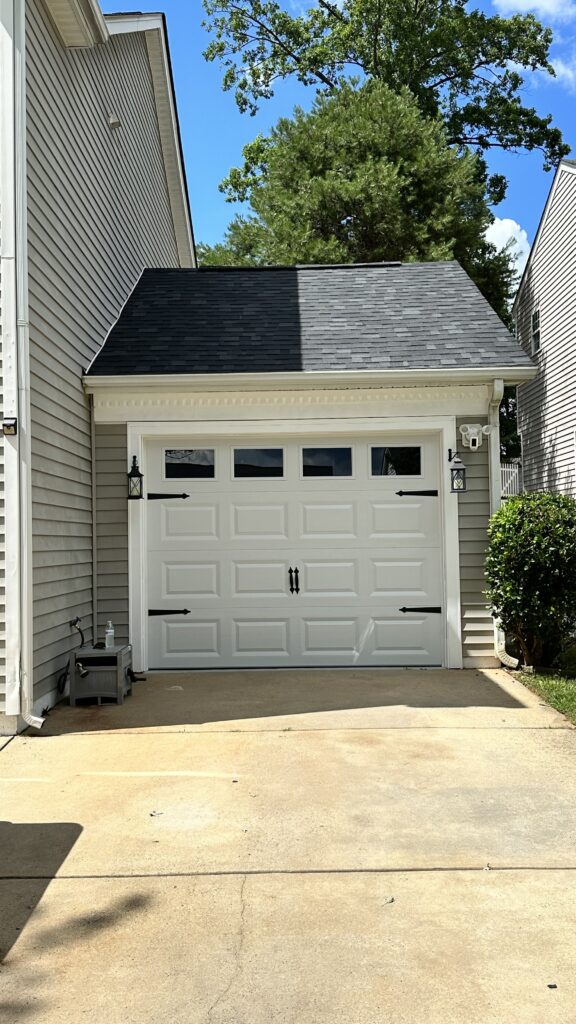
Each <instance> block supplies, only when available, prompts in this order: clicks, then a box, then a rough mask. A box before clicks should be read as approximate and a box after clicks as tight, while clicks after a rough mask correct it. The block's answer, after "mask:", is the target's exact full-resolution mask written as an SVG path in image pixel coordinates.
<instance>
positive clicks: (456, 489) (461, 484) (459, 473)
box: [448, 448, 466, 494]
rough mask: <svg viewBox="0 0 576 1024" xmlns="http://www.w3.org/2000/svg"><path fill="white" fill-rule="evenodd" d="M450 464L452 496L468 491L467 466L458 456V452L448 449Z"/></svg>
mask: <svg viewBox="0 0 576 1024" xmlns="http://www.w3.org/2000/svg"><path fill="white" fill-rule="evenodd" d="M448 462H451V463H452V465H451V466H450V490H451V491H452V494H460V493H462V492H463V491H465V490H466V466H465V465H464V463H463V462H462V459H461V458H460V456H459V455H458V452H457V451H452V449H451V448H449V449H448Z"/></svg>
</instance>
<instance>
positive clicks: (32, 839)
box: [0, 821, 82, 963]
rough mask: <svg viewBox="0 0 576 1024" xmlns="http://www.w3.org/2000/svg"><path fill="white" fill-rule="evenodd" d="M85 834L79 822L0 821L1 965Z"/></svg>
mask: <svg viewBox="0 0 576 1024" xmlns="http://www.w3.org/2000/svg"><path fill="white" fill-rule="evenodd" d="M81 833H82V826H81V825H77V824H76V823H75V822H69V821H61V822H60V821H59V822H50V823H44V822H42V823H38V824H28V823H26V824H13V823H12V822H11V821H0V850H1V851H2V860H1V866H0V963H1V962H2V961H3V960H4V959H5V957H6V956H7V954H8V953H9V951H10V950H11V948H12V946H13V945H14V943H15V942H16V941H17V939H18V938H19V937H20V935H21V933H22V931H23V929H24V927H25V925H26V922H27V921H28V918H29V917H30V916H31V915H32V914H33V912H34V910H35V909H36V907H37V905H38V903H39V902H40V900H41V899H42V896H43V895H44V893H45V891H46V889H47V888H48V885H49V884H50V882H51V881H52V879H53V878H54V877H55V875H56V874H57V873H58V871H59V870H60V868H61V867H62V864H63V863H64V861H65V860H66V858H67V857H68V854H69V853H70V851H71V849H72V847H73V846H74V844H75V843H76V841H77V840H78V838H79V836H80V835H81Z"/></svg>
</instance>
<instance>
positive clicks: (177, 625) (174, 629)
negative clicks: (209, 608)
mask: <svg viewBox="0 0 576 1024" xmlns="http://www.w3.org/2000/svg"><path fill="white" fill-rule="evenodd" d="M161 629H162V632H163V641H164V642H163V646H164V651H165V653H166V656H167V657H168V658H174V659H176V660H177V662H178V664H177V665H176V666H175V667H180V665H181V664H182V661H183V660H184V661H186V660H187V659H190V658H197V657H199V656H202V657H204V658H211V659H212V660H214V659H218V658H219V657H220V652H221V645H220V633H221V624H220V621H219V620H218V619H199V620H195V621H182V622H171V621H167V622H163V623H161Z"/></svg>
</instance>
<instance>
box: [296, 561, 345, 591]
mask: <svg viewBox="0 0 576 1024" xmlns="http://www.w3.org/2000/svg"><path fill="white" fill-rule="evenodd" d="M298 569H299V571H300V592H301V598H302V599H305V598H306V597H311V596H316V597H324V598H326V597H347V598H350V597H357V596H358V560H357V559H349V560H342V561H338V560H335V559H329V558H324V559H318V558H315V559H309V558H307V557H306V556H304V557H303V558H299V559H298Z"/></svg>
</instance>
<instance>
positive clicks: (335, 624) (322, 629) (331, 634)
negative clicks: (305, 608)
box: [302, 615, 358, 657]
mask: <svg viewBox="0 0 576 1024" xmlns="http://www.w3.org/2000/svg"><path fill="white" fill-rule="evenodd" d="M302 626H303V645H302V649H303V653H304V655H312V656H314V657H318V655H328V656H333V655H334V654H340V655H343V654H346V655H349V656H350V657H353V656H354V655H355V653H356V651H357V648H358V619H357V618H356V617H354V618H352V617H349V618H343V617H342V616H338V617H336V616H334V617H330V616H326V615H324V616H318V617H313V616H304V617H303V618H302Z"/></svg>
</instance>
